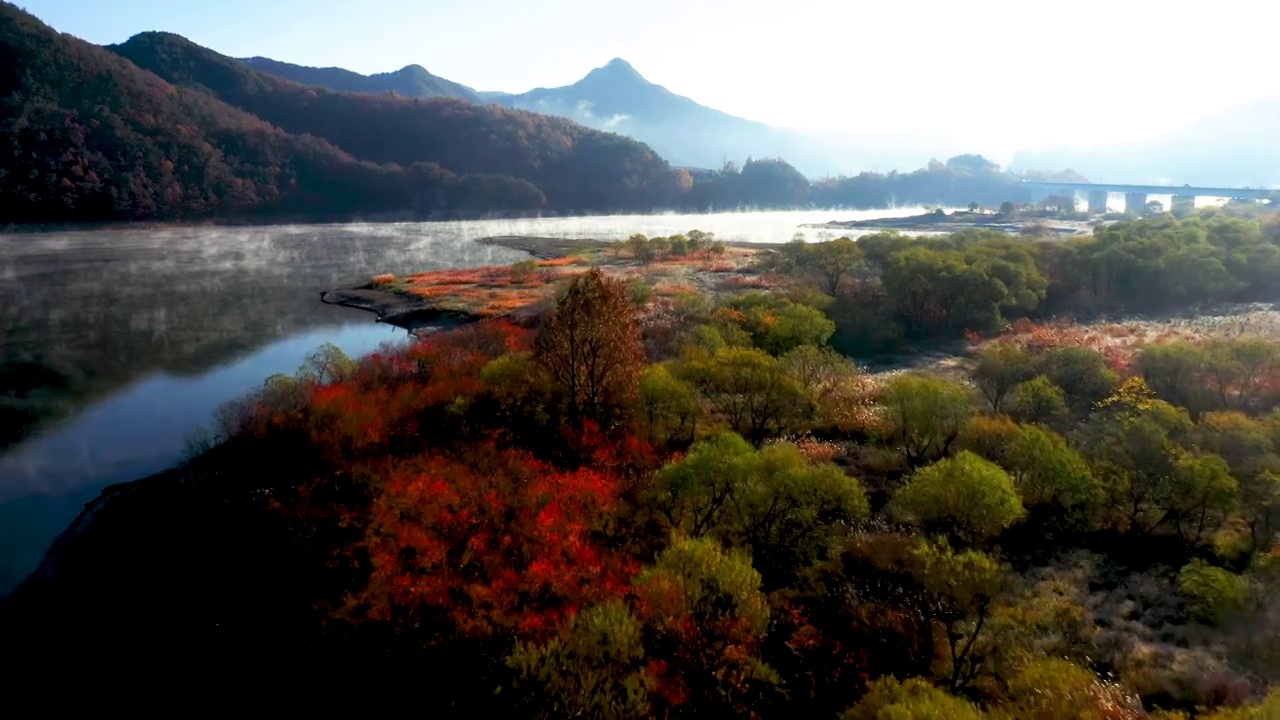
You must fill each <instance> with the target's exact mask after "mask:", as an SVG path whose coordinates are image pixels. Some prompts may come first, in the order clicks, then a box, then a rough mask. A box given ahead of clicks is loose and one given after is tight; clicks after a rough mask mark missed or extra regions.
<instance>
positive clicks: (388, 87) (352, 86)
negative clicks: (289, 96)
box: [243, 57, 482, 102]
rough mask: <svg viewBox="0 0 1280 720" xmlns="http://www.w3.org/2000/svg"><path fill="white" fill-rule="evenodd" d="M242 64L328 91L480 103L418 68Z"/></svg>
mask: <svg viewBox="0 0 1280 720" xmlns="http://www.w3.org/2000/svg"><path fill="white" fill-rule="evenodd" d="M243 62H244V63H245V64H246V65H248V66H249V67H251V68H253V69H254V70H261V71H262V72H264V73H270V74H272V75H276V76H278V77H282V78H285V79H288V80H292V81H294V82H299V83H302V84H303V85H319V86H321V87H326V88H329V89H330V90H340V91H344V92H360V93H370V94H373V95H380V94H382V93H395V94H397V95H403V96H404V97H408V98H433V97H456V98H462V99H463V100H470V101H472V102H482V100H481V99H480V96H479V95H478V94H476V91H475V90H472V89H471V88H469V87H467V86H466V85H460V84H458V83H456V82H451V81H449V80H445V79H444V78H442V77H437V76H435V75H432V74H431V73H429V72H427V69H426V68H424V67H422V66H421V65H408V66H406V67H402V68H400V69H399V70H396V71H394V72H385V73H376V74H373V75H361V74H360V73H356V72H351V71H350V70H344V69H342V68H336V67H325V68H317V67H307V66H305V65H294V64H293V63H287V62H280V61H279V60H272V59H271V58H265V57H252V58H246V59H244V60H243Z"/></svg>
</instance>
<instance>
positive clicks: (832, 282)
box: [805, 238, 863, 296]
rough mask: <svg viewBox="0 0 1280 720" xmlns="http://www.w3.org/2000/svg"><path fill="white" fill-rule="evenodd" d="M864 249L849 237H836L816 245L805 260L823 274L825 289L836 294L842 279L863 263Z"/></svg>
mask: <svg viewBox="0 0 1280 720" xmlns="http://www.w3.org/2000/svg"><path fill="white" fill-rule="evenodd" d="M862 259H863V258H862V250H861V249H860V248H859V247H858V243H856V242H854V241H853V240H850V239H849V238H836V239H835V240H828V241H827V242H824V243H818V244H817V245H814V246H813V247H812V249H811V250H810V252H809V253H808V255H807V257H806V258H805V260H807V261H808V263H809V264H811V265H812V266H813V267H814V268H815V269H817V271H818V272H819V273H820V274H821V275H822V280H823V282H824V284H825V286H824V289H825V290H826V291H827V294H828V295H832V296H834V295H835V294H836V292H837V291H838V290H839V289H840V281H841V280H843V279H844V278H845V276H847V275H848V274H849V273H851V272H853V270H854V269H856V268H857V267H858V266H859V265H861V264H862Z"/></svg>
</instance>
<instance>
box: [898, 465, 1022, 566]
mask: <svg viewBox="0 0 1280 720" xmlns="http://www.w3.org/2000/svg"><path fill="white" fill-rule="evenodd" d="M893 510H894V515H895V516H896V517H898V518H900V519H902V520H904V521H906V522H909V523H912V524H914V525H919V526H921V527H923V528H926V529H929V530H940V531H943V532H946V533H948V534H950V535H952V536H954V537H957V538H960V539H961V540H963V541H964V542H966V543H969V544H974V543H980V542H982V541H984V540H986V539H988V538H991V537H994V536H996V535H998V534H999V533H1000V532H1001V531H1003V530H1004V529H1005V528H1007V527H1009V526H1010V525H1013V524H1014V523H1015V522H1017V521H1018V520H1020V519H1022V517H1023V515H1025V514H1026V511H1025V510H1024V509H1023V507H1022V503H1021V501H1019V499H1018V493H1017V491H1016V490H1015V489H1014V485H1013V481H1012V480H1011V479H1010V477H1009V474H1008V473H1007V472H1005V471H1004V470H1003V469H1001V468H1000V466H998V465H996V464H994V463H992V462H990V461H988V460H984V459H983V458H981V457H979V456H977V455H975V454H973V453H971V452H969V451H967V450H963V451H961V452H960V453H958V454H957V455H955V456H954V457H950V458H944V459H942V460H939V461H938V462H936V463H934V464H932V465H928V466H925V467H922V468H920V469H919V470H916V471H915V473H913V474H912V475H911V478H910V479H909V480H908V481H907V484H906V485H904V486H903V487H902V488H901V489H900V490H898V492H897V493H896V494H895V495H894V497H893Z"/></svg>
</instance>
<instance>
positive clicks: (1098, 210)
mask: <svg viewBox="0 0 1280 720" xmlns="http://www.w3.org/2000/svg"><path fill="white" fill-rule="evenodd" d="M1089 212H1091V213H1094V214H1096V215H1103V214H1106V212H1107V191H1106V190H1091V191H1089Z"/></svg>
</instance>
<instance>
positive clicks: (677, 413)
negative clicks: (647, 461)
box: [640, 364, 700, 445]
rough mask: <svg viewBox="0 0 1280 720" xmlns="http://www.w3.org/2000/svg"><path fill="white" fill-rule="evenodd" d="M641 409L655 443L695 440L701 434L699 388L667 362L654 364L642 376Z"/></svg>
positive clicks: (651, 439)
mask: <svg viewBox="0 0 1280 720" xmlns="http://www.w3.org/2000/svg"><path fill="white" fill-rule="evenodd" d="M640 408H641V411H642V412H643V413H644V419H645V421H646V425H647V426H648V428H649V440H650V441H651V442H654V443H658V444H664V445H665V444H668V443H686V442H693V438H694V436H695V435H697V429H698V417H699V415H700V408H699V407H698V398H697V391H696V390H694V388H693V386H692V385H690V384H688V383H686V382H685V381H683V380H681V379H680V378H678V377H676V376H675V375H674V374H673V373H672V372H671V370H670V367H669V366H668V365H666V364H658V365H650V366H649V367H647V368H645V370H644V374H643V375H641V376H640Z"/></svg>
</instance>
